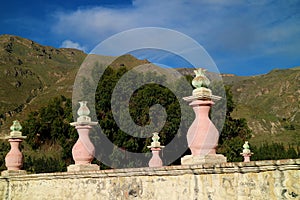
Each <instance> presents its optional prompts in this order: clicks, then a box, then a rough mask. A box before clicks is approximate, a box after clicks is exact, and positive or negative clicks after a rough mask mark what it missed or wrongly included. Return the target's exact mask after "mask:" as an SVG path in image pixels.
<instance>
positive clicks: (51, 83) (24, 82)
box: [0, 35, 300, 144]
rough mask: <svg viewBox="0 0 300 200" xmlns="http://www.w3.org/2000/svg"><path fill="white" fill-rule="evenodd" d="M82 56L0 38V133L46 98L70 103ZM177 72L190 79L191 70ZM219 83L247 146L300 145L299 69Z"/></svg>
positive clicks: (129, 59)
mask: <svg viewBox="0 0 300 200" xmlns="http://www.w3.org/2000/svg"><path fill="white" fill-rule="evenodd" d="M86 56H87V55H86V54H85V53H84V52H82V51H79V50H76V49H66V48H59V49H56V48H53V47H49V46H42V45H39V44H37V43H35V42H34V41H31V40H28V39H24V38H21V37H17V36H11V35H0V80H1V84H0V95H1V96H0V134H1V135H3V134H7V133H8V132H9V129H8V127H9V125H10V124H11V121H12V120H13V119H20V120H22V119H24V118H25V117H27V115H28V113H29V112H31V111H35V110H37V109H38V108H40V107H42V106H45V105H47V104H48V101H49V99H52V98H53V97H57V96H60V95H64V96H65V97H67V98H71V96H72V91H73V84H74V80H75V77H76V73H77V71H78V69H79V67H80V65H81V63H82V62H83V60H84V59H85V58H86ZM94 57H95V58H99V57H101V59H104V60H107V61H111V60H114V59H115V57H109V56H97V55H94ZM142 64H146V66H149V67H153V65H152V64H151V63H149V61H147V60H138V59H136V58H135V57H133V56H131V55H124V56H121V57H119V58H117V59H116V60H115V61H114V62H113V63H112V64H111V65H110V66H111V67H112V68H113V69H118V68H121V67H126V68H127V69H131V68H133V67H135V66H138V65H142ZM155 70H158V71H159V69H155ZM178 71H179V72H181V73H182V74H184V75H193V70H192V69H178ZM208 76H209V77H213V76H214V74H212V73H209V74H208ZM223 80H224V83H225V84H226V85H231V89H232V93H233V98H234V101H235V103H236V109H235V110H234V112H233V117H236V118H245V119H246V120H247V122H248V125H249V127H250V128H251V129H252V131H253V137H252V139H251V143H254V144H257V143H260V142H262V141H266V140H270V141H276V142H284V143H285V144H289V143H290V144H296V143H299V142H300V138H299V132H300V126H299V124H300V114H299V108H300V104H299V102H300V90H299V88H300V67H295V68H291V69H285V70H273V71H271V72H270V73H268V74H265V75H258V76H251V77H247V76H244V77H241V76H234V75H223Z"/></svg>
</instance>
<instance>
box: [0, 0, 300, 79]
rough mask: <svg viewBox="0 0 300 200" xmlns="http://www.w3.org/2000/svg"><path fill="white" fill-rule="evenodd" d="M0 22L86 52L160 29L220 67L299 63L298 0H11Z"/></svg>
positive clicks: (254, 70) (7, 30) (6, 29)
mask: <svg viewBox="0 0 300 200" xmlns="http://www.w3.org/2000/svg"><path fill="white" fill-rule="evenodd" d="M0 27H1V28H0V34H12V35H18V36H21V37H25V38H28V39H31V40H34V41H36V42H38V43H40V44H43V45H47V46H54V47H75V48H79V49H83V50H84V51H85V52H89V51H91V50H92V49H93V48H94V47H95V46H96V45H97V44H98V43H99V42H101V41H103V40H105V39H107V38H108V37H110V36H112V35H114V34H117V33H119V32H121V31H126V30H129V29H132V28H142V27H162V28H168V29H173V30H176V31H179V32H181V33H183V34H186V35H187V36H189V37H191V38H193V39H195V40H196V41H197V42H198V43H199V44H201V45H202V46H203V47H204V48H205V49H206V51H207V52H208V53H209V55H210V56H211V57H212V59H213V60H214V61H215V63H216V64H217V66H218V68H219V71H220V72H221V73H234V74H237V75H255V74H263V73H267V72H269V71H270V70H271V69H274V68H290V67H294V66H300V1H299V0H288V1H281V0H277V1H276V0H274V1H273V0H245V1H242V0H226V1H225V0H224V1H223V0H205V1H204V0H133V1H130V0H111V1H110V0H72V1H68V0H66V1H62V0H51V1H48V0H33V1H24V0H22V1H17V0H10V1H6V2H5V3H4V2H2V4H1V7H0ZM174 42H175V43H176V41H174ZM154 62H155V61H154ZM174 65H175V64H174ZM174 67H178V66H174Z"/></svg>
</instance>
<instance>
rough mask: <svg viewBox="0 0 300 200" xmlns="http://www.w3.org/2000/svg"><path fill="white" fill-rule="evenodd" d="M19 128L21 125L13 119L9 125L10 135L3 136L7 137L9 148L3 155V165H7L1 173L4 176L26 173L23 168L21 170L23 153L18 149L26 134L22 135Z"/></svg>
mask: <svg viewBox="0 0 300 200" xmlns="http://www.w3.org/2000/svg"><path fill="white" fill-rule="evenodd" d="M21 129H22V126H21V125H20V123H19V121H18V120H15V121H13V125H12V126H11V127H10V130H11V132H10V135H9V136H6V137H5V139H8V142H9V143H10V146H11V149H10V151H9V152H8V153H7V155H6V157H5V166H6V167H7V170H6V171H3V172H2V173H1V174H2V175H4V176H6V175H11V174H26V171H25V170H21V168H22V166H23V154H22V152H21V151H20V149H19V146H20V143H21V142H22V141H23V140H24V139H25V138H26V136H22V132H21V131H20V130H21Z"/></svg>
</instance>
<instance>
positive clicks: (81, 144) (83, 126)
mask: <svg viewBox="0 0 300 200" xmlns="http://www.w3.org/2000/svg"><path fill="white" fill-rule="evenodd" d="M79 104H80V107H79V109H78V111H77V114H78V116H79V117H78V118H77V121H76V122H72V123H70V124H71V125H72V126H75V128H76V130H77V132H78V135H79V138H78V140H77V142H76V143H75V144H74V146H73V148H72V156H73V159H74V161H75V165H70V166H68V171H91V170H99V166H98V165H96V164H91V162H92V160H93V159H94V156H95V147H94V145H93V143H92V142H91V140H90V138H89V133H90V130H91V129H92V126H94V125H96V124H97V123H98V122H92V121H91V118H90V117H89V116H88V115H89V113H90V111H89V109H88V107H87V105H86V104H87V102H86V101H81V102H79Z"/></svg>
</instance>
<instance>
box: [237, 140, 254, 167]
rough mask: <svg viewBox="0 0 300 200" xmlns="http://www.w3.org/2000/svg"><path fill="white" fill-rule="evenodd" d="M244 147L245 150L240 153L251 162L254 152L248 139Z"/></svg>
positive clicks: (245, 159) (246, 160)
mask: <svg viewBox="0 0 300 200" xmlns="http://www.w3.org/2000/svg"><path fill="white" fill-rule="evenodd" d="M243 148H244V149H243V152H242V153H240V154H241V155H242V156H243V157H244V162H250V157H251V155H252V154H253V153H252V152H251V151H250V147H249V143H248V141H245V143H244V145H243Z"/></svg>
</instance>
